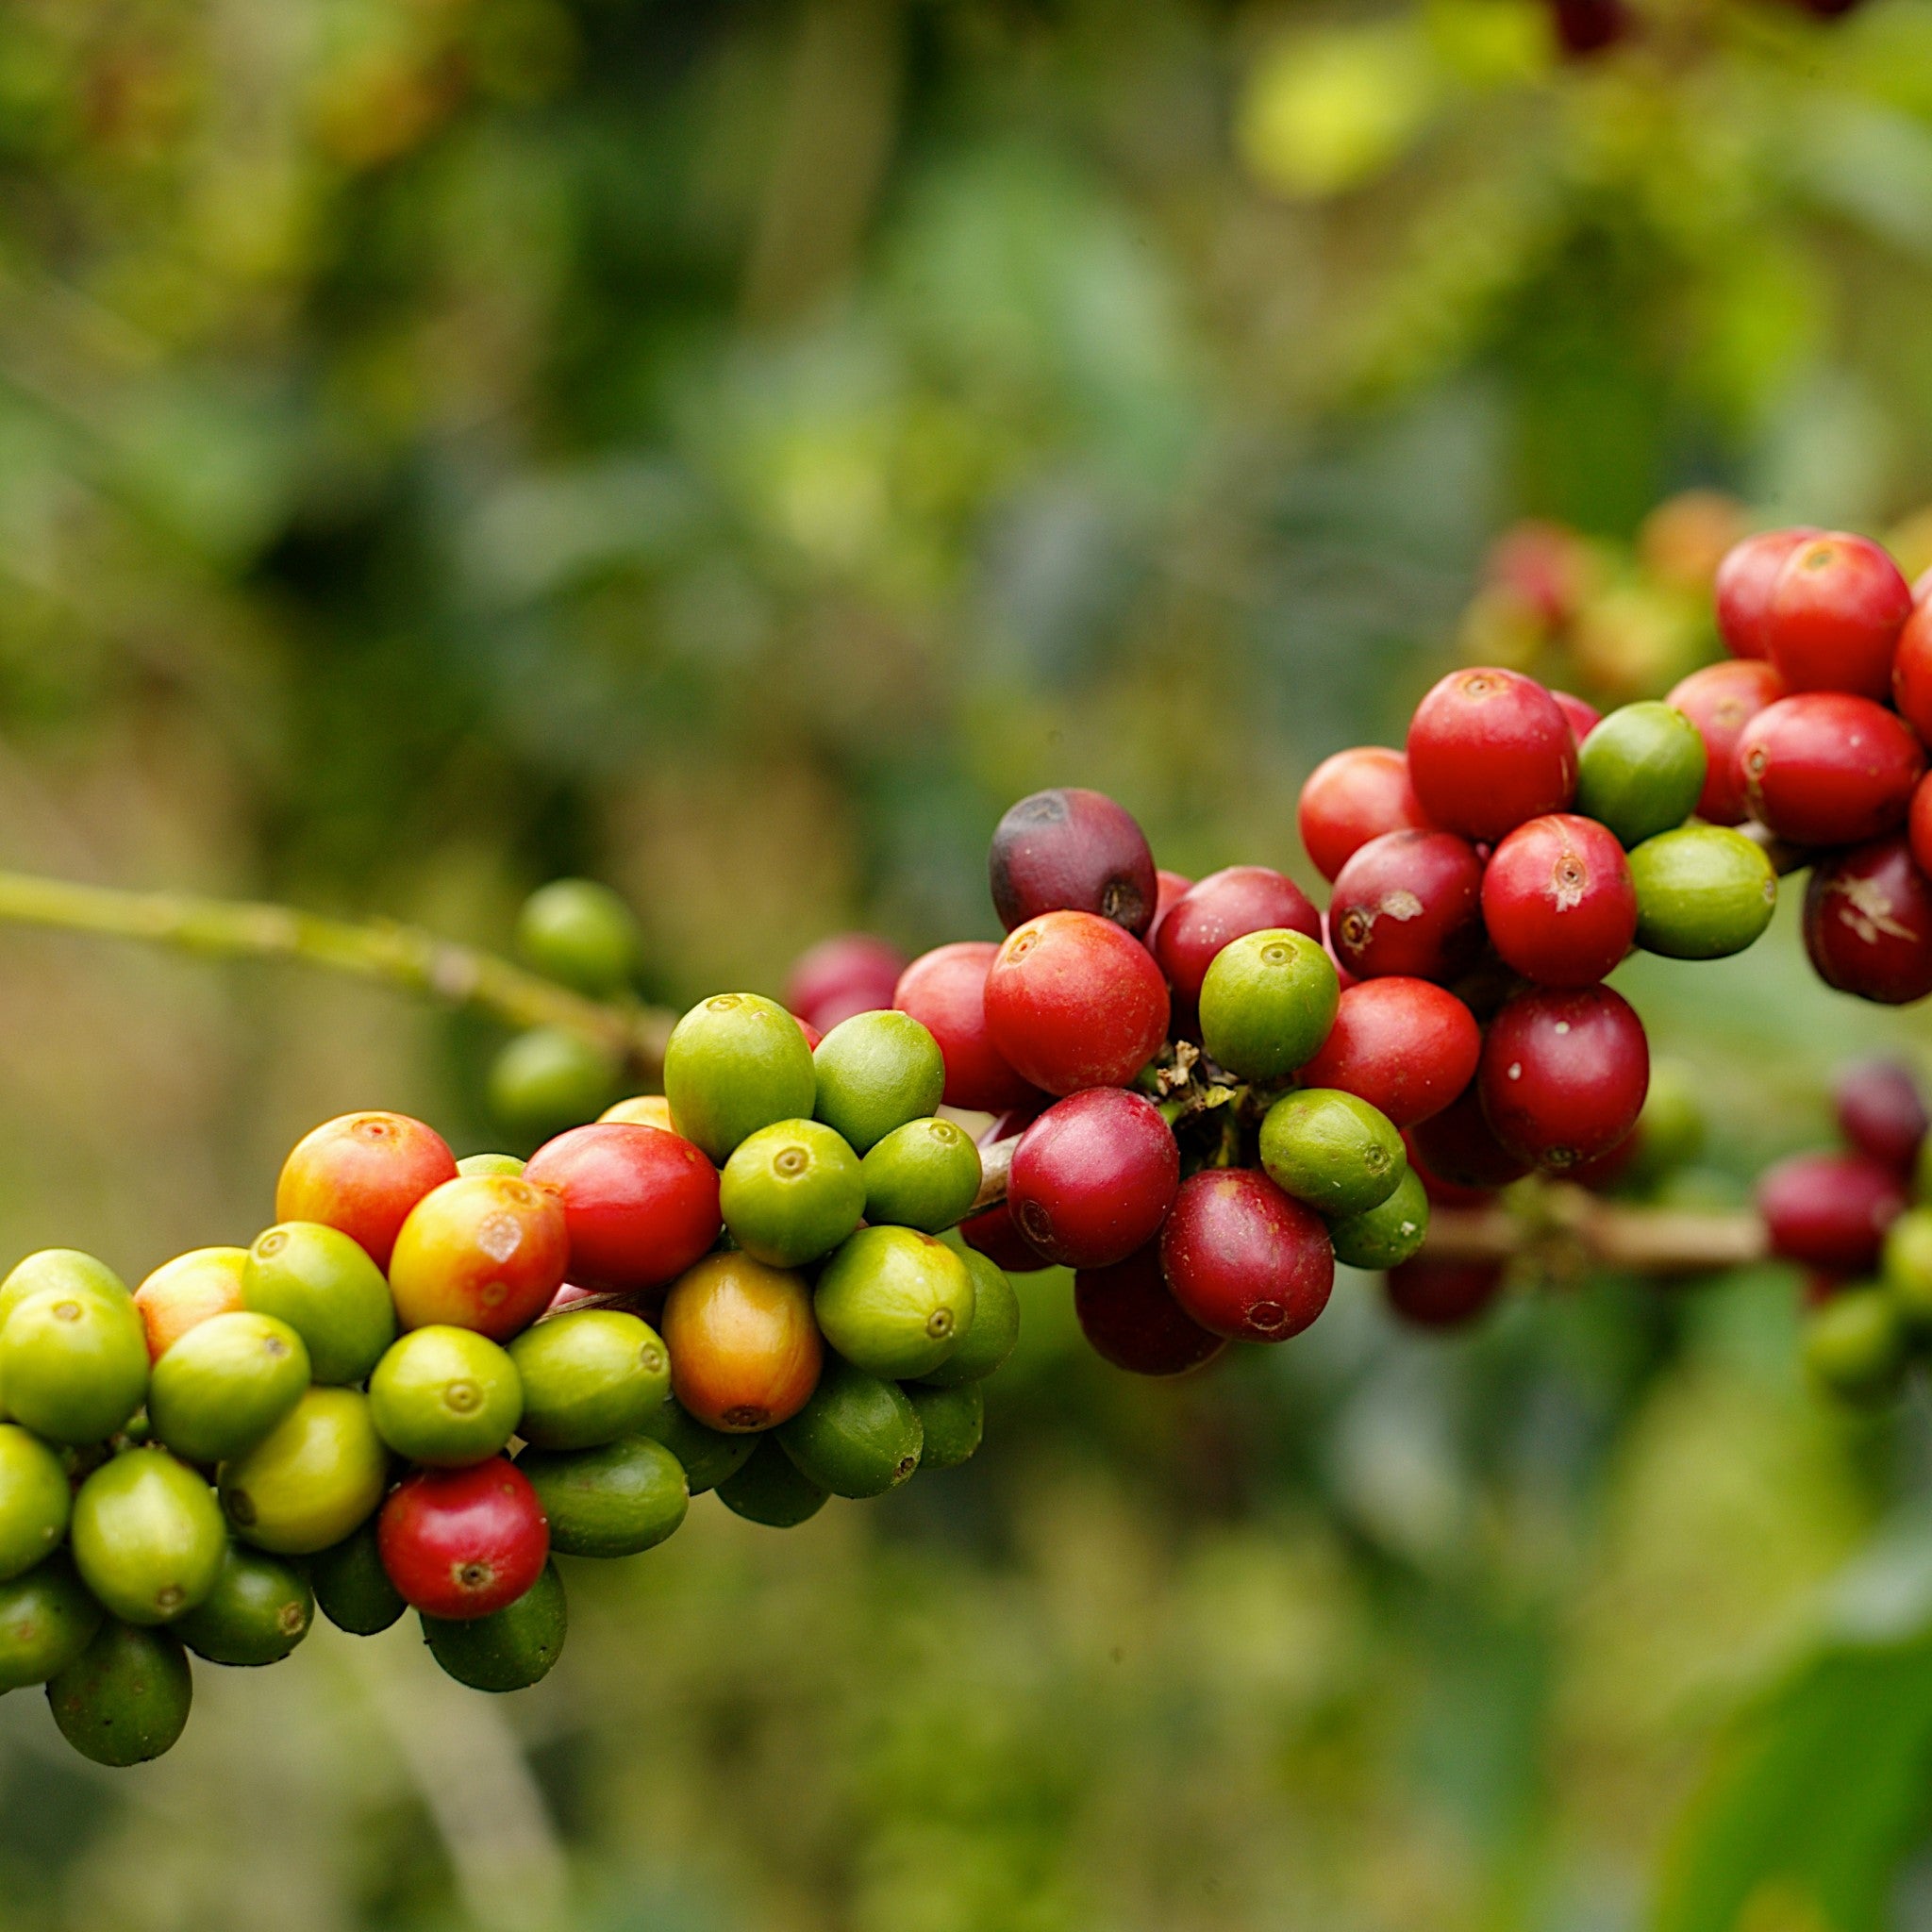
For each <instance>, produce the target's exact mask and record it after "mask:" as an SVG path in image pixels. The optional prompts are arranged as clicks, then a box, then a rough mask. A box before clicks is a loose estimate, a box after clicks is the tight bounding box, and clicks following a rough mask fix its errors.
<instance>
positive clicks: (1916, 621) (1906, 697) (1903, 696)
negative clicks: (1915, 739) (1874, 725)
mask: <svg viewBox="0 0 1932 1932" xmlns="http://www.w3.org/2000/svg"><path fill="white" fill-rule="evenodd" d="M1921 581H1922V582H1923V581H1924V579H1923V578H1922V579H1921ZM1891 699H1892V702H1893V703H1894V704H1895V705H1896V706H1897V707H1898V708H1899V709H1900V710H1901V711H1902V712H1904V713H1905V717H1906V722H1907V724H1910V725H1911V727H1912V729H1913V730H1914V731H1916V732H1917V733H1918V734H1919V736H1920V737H1921V738H1922V739H1924V738H1932V608H1928V607H1927V606H1926V605H1925V603H1924V601H1923V600H1921V599H1919V598H1918V596H1917V592H1916V591H1914V601H1913V607H1912V614H1911V615H1910V616H1909V617H1908V618H1907V619H1906V624H1905V628H1904V629H1903V630H1902V631H1900V632H1899V634H1898V649H1897V651H1896V652H1895V653H1894V654H1893V657H1892V660H1891Z"/></svg>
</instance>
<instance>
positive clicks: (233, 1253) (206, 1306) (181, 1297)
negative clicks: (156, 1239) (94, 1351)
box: [134, 1248, 248, 1361]
mask: <svg viewBox="0 0 1932 1932" xmlns="http://www.w3.org/2000/svg"><path fill="white" fill-rule="evenodd" d="M247 1266H248V1250H247V1249H246V1248H192V1249H191V1250H190V1251H189V1252H188V1253H187V1254H185V1255H176V1256H175V1258H174V1259H173V1260H172V1261H163V1262H162V1263H161V1265H160V1266H159V1267H158V1268H157V1269H156V1270H155V1272H154V1273H153V1274H150V1275H149V1276H148V1277H147V1279H146V1280H145V1281H143V1282H142V1284H141V1286H140V1287H139V1288H137V1289H136V1290H135V1291H134V1306H135V1307H137V1308H139V1309H140V1310H141V1319H142V1325H143V1326H144V1327H145V1328H146V1330H147V1352H148V1357H149V1359H150V1360H153V1361H159V1360H160V1358H161V1357H163V1356H164V1355H166V1354H167V1352H168V1351H169V1349H171V1348H172V1347H174V1345H175V1342H177V1341H180V1340H181V1338H182V1337H183V1336H184V1335H186V1334H187V1333H188V1332H189V1330H190V1329H192V1328H197V1327H199V1326H200V1325H201V1324H202V1323H204V1322H208V1321H212V1320H213V1319H214V1317H215V1316H217V1315H232V1314H234V1313H235V1312H236V1311H237V1310H238V1309H239V1308H241V1307H242V1306H243V1302H242V1274H244V1273H245V1271H246V1269H247Z"/></svg>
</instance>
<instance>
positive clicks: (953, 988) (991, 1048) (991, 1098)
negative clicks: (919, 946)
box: [891, 940, 1039, 1113]
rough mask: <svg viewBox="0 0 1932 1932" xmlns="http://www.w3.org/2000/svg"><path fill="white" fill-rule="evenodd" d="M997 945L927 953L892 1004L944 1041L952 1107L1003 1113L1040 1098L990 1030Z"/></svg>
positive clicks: (959, 944)
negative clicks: (990, 978)
mask: <svg viewBox="0 0 1932 1932" xmlns="http://www.w3.org/2000/svg"><path fill="white" fill-rule="evenodd" d="M999 950H1000V949H999V947H998V946H996V945H994V944H993V943H992V941H991V940H959V941H956V942H955V943H954V944H952V945H949V946H935V947H934V948H933V950H932V951H931V952H929V953H922V954H921V955H920V956H919V958H916V959H915V960H913V962H912V963H911V965H909V966H908V967H907V969H906V970H905V972H904V973H902V974H900V975H899V984H898V987H897V989H896V990H895V991H894V992H893V994H892V1000H891V1004H892V1005H893V1006H894V1007H896V1008H898V1009H899V1011H900V1012H902V1013H910V1014H911V1015H912V1017H913V1018H914V1019H915V1020H917V1021H918V1022H919V1024H921V1025H922V1026H924V1028H925V1030H926V1031H927V1032H928V1033H930V1034H931V1035H932V1037H933V1038H934V1039H935V1040H936V1041H939V1045H940V1054H941V1058H943V1059H944V1061H945V1063H946V1086H945V1093H944V1096H943V1097H944V1099H945V1103H946V1105H947V1106H948V1107H967V1108H974V1109H975V1110H977V1111H980V1112H984V1113H1003V1112H1005V1111H1006V1109H1007V1108H1011V1107H1024V1106H1025V1105H1026V1104H1027V1102H1028V1101H1029V1100H1037V1099H1038V1098H1039V1090H1038V1089H1037V1088H1035V1087H1033V1086H1031V1085H1029V1084H1028V1083H1027V1082H1026V1081H1024V1080H1023V1079H1022V1078H1021V1077H1020V1076H1019V1074H1016V1073H1015V1072H1014V1071H1013V1070H1012V1068H1011V1067H1009V1066H1008V1064H1007V1062H1006V1061H1005V1060H1004V1059H1003V1058H1001V1056H1000V1050H999V1048H998V1047H996V1046H995V1045H994V1044H993V1043H992V1035H991V1032H990V1031H989V1030H988V1028H987V1024H986V975H987V974H988V973H989V972H990V971H991V967H992V962H993V961H994V960H995V959H996V958H998V957H999Z"/></svg>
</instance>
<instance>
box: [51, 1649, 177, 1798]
mask: <svg viewBox="0 0 1932 1932" xmlns="http://www.w3.org/2000/svg"><path fill="white" fill-rule="evenodd" d="M193 1701H194V1676H193V1671H192V1666H191V1665H190V1664H189V1661H188V1653H187V1652H186V1651H185V1650H183V1649H182V1647H181V1640H180V1639H179V1638H178V1637H176V1636H175V1633H174V1632H173V1631H172V1630H150V1629H142V1627H141V1626H140V1625H138V1624H122V1623H117V1622H115V1621H114V1620H113V1619H112V1618H109V1619H108V1621H107V1622H106V1623H104V1624H102V1625H101V1626H100V1628H99V1630H97V1631H96V1632H95V1634H94V1636H93V1639H92V1641H91V1642H90V1643H89V1644H88V1646H87V1648H86V1649H85V1650H84V1651H82V1652H81V1654H80V1655H79V1656H78V1657H75V1659H74V1661H73V1662H72V1663H70V1664H68V1665H67V1666H66V1667H65V1668H64V1669H63V1670H61V1671H60V1672H59V1674H58V1675H56V1676H54V1677H52V1678H50V1679H49V1680H48V1683H47V1708H48V1709H49V1710H51V1711H52V1712H53V1713H54V1722H55V1724H57V1725H58V1727H59V1731H60V1735H61V1736H62V1737H63V1738H65V1739H66V1740H67V1741H68V1742H69V1743H70V1744H72V1745H73V1746H74V1748H75V1750H76V1751H78V1752H79V1753H80V1755H81V1756H82V1757H88V1758H92V1760H93V1762H94V1763H96V1764H105V1765H108V1766H111V1767H112V1768H113V1769H115V1770H123V1769H125V1768H126V1767H127V1766H128V1765H133V1764H145V1763H147V1762H148V1761H149V1760H150V1759H151V1758H156V1757H160V1756H161V1755H162V1754H163V1753H164V1752H168V1751H172V1750H173V1749H174V1748H175V1744H176V1743H177V1742H179V1740H180V1737H181V1733H182V1732H183V1731H184V1730H186V1729H187V1727H188V1712H189V1708H190V1707H191V1706H192V1704H193Z"/></svg>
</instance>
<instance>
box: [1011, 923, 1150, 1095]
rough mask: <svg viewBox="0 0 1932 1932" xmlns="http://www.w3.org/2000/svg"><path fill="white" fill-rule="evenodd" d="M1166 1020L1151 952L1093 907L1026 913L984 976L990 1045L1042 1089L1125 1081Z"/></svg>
mask: <svg viewBox="0 0 1932 1932" xmlns="http://www.w3.org/2000/svg"><path fill="white" fill-rule="evenodd" d="M1148 903H1149V904H1150V906H1151V905H1152V903H1153V901H1152V898H1151V896H1150V899H1149V902H1148ZM1167 1019H1168V1004H1167V982H1166V980H1164V979H1163V978H1162V977H1161V974H1160V968H1159V967H1158V966H1157V965H1156V964H1155V963H1154V956H1153V954H1151V953H1150V952H1149V951H1148V950H1147V948H1146V947H1145V946H1143V945H1141V944H1140V943H1139V941H1136V940H1134V939H1132V938H1131V937H1130V936H1129V935H1128V934H1127V933H1126V932H1124V930H1123V929H1122V928H1121V927H1120V926H1118V925H1116V924H1113V922H1112V921H1111V920H1107V919H1102V918H1100V917H1098V916H1097V915H1096V914H1094V913H1091V912H1047V913H1042V914H1041V916H1040V917H1039V918H1038V919H1029V920H1028V921H1027V922H1026V924H1024V925H1022V926H1017V927H1015V928H1014V930H1013V931H1012V932H1010V933H1008V936H1007V941H1006V943H1005V944H1004V945H1003V946H1001V948H1000V949H999V954H998V956H997V957H996V958H994V960H993V962H992V966H991V970H990V971H989V972H988V974H987V975H986V1024H987V1030H988V1031H989V1032H990V1033H991V1035H992V1043H993V1045H994V1046H995V1047H996V1048H997V1049H998V1051H999V1053H1000V1055H1001V1057H1002V1058H1004V1059H1005V1060H1006V1061H1007V1063H1008V1065H1009V1066H1010V1067H1012V1068H1013V1069H1014V1070H1015V1071H1016V1072H1017V1073H1018V1074H1020V1076H1021V1077H1022V1078H1023V1079H1025V1080H1030V1081H1031V1082H1032V1083H1033V1085H1034V1086H1036V1087H1042V1088H1044V1089H1045V1090H1046V1091H1047V1092H1049V1093H1077V1092H1078V1091H1080V1090H1081V1089H1082V1088H1083V1087H1124V1086H1125V1085H1126V1083H1127V1082H1128V1081H1129V1080H1131V1079H1132V1078H1133V1077H1134V1075H1135V1074H1138V1073H1139V1072H1140V1071H1141V1068H1142V1067H1144V1066H1145V1065H1146V1064H1147V1062H1148V1061H1149V1060H1151V1059H1152V1058H1154V1056H1155V1055H1156V1054H1157V1053H1158V1052H1159V1051H1160V1046H1161V1042H1162V1041H1164V1040H1165V1039H1166V1038H1167Z"/></svg>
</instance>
